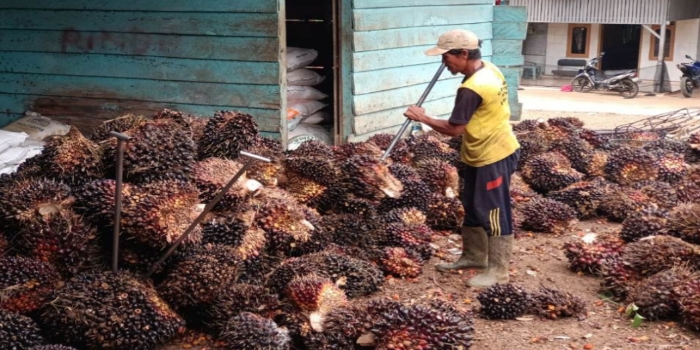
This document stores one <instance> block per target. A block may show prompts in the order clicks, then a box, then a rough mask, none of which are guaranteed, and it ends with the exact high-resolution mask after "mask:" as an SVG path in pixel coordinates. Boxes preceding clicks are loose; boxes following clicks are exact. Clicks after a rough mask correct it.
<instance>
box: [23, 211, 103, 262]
mask: <svg viewBox="0 0 700 350" xmlns="http://www.w3.org/2000/svg"><path fill="white" fill-rule="evenodd" d="M17 233H18V234H17V237H16V239H15V240H14V242H13V243H14V247H15V248H16V249H17V250H18V251H19V252H21V253H23V254H25V255H27V256H31V257H34V258H37V259H39V260H42V261H46V262H49V263H51V264H53V265H55V266H56V267H57V268H58V270H59V271H60V272H61V273H62V274H64V275H73V274H76V273H78V272H80V271H87V270H91V269H96V268H99V267H100V266H101V265H102V263H103V261H102V258H101V257H100V254H101V251H100V242H99V238H100V237H99V233H98V232H97V230H96V229H95V228H94V227H93V226H91V225H89V224H86V223H85V222H84V220H83V219H82V218H81V217H80V216H79V215H77V214H75V213H74V212H73V211H72V210H70V209H58V208H44V209H43V210H40V211H39V212H38V213H37V215H36V216H35V217H34V218H33V219H32V220H29V221H28V222H27V223H26V224H25V226H23V227H22V228H21V229H19V230H17Z"/></svg>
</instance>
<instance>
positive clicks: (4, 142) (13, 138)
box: [0, 130, 29, 153]
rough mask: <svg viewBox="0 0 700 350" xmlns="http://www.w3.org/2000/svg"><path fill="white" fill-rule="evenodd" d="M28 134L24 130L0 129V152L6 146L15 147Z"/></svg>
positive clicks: (5, 148)
mask: <svg viewBox="0 0 700 350" xmlns="http://www.w3.org/2000/svg"><path fill="white" fill-rule="evenodd" d="M27 137H29V135H27V134H26V133H24V132H12V131H5V130H0V153H2V152H4V151H5V150H7V149H8V148H12V147H17V146H19V145H21V144H22V142H24V140H26V139H27Z"/></svg>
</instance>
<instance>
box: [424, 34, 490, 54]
mask: <svg viewBox="0 0 700 350" xmlns="http://www.w3.org/2000/svg"><path fill="white" fill-rule="evenodd" d="M478 48H479V38H477V37H476V34H474V33H473V32H471V31H468V30H464V29H454V30H450V31H448V32H446V33H444V34H442V35H440V38H439V39H438V43H437V46H435V47H433V48H432V49H430V50H427V51H425V54H426V55H428V56H439V55H442V54H444V53H445V52H447V51H450V50H454V49H462V50H476V49H478Z"/></svg>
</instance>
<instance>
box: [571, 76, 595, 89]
mask: <svg viewBox="0 0 700 350" xmlns="http://www.w3.org/2000/svg"><path fill="white" fill-rule="evenodd" d="M571 85H572V87H573V88H574V91H576V92H591V90H593V84H591V81H590V80H588V79H586V78H584V77H581V78H576V79H574V82H573V83H572V84H571Z"/></svg>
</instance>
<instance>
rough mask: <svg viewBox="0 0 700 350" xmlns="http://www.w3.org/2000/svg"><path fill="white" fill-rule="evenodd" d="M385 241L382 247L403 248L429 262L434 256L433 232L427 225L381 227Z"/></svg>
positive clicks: (393, 224)
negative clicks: (431, 242)
mask: <svg viewBox="0 0 700 350" xmlns="http://www.w3.org/2000/svg"><path fill="white" fill-rule="evenodd" d="M379 230H381V231H383V232H382V233H381V234H382V236H383V237H384V240H383V241H382V242H381V245H383V246H388V247H402V248H405V249H407V250H409V251H411V252H413V253H415V254H417V256H418V257H419V258H420V259H422V260H424V261H427V260H429V259H430V257H432V256H433V254H434V251H433V249H432V247H431V246H430V240H431V237H432V233H433V231H432V230H431V229H430V228H429V227H428V226H426V225H406V224H403V223H392V224H387V225H384V226H383V227H381V228H380V229H379Z"/></svg>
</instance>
